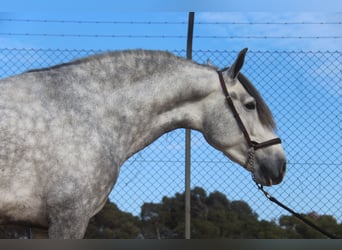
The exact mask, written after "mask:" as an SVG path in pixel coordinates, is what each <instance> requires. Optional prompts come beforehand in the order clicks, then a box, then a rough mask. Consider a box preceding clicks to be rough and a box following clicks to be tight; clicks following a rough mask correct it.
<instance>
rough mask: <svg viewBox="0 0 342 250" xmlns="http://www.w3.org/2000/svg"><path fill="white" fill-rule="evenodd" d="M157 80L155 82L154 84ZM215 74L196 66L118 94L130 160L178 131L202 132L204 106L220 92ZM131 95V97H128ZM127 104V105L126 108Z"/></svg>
mask: <svg viewBox="0 0 342 250" xmlns="http://www.w3.org/2000/svg"><path fill="white" fill-rule="evenodd" d="M152 79H153V80H152ZM215 82H217V75H216V74H215V72H214V71H212V70H209V69H207V68H202V67H199V66H196V67H195V65H194V66H193V67H191V65H190V66H187V67H179V70H175V71H173V72H171V73H170V72H169V73H165V74H163V75H161V76H159V77H152V78H151V79H149V80H146V81H142V82H138V83H135V84H133V85H131V86H128V87H125V88H124V89H122V90H121V91H119V92H122V91H123V92H125V93H118V94H119V95H120V94H122V95H123V96H125V94H126V100H123V99H121V105H120V106H118V105H116V107H120V112H119V113H120V115H119V119H118V121H120V120H122V122H121V125H122V126H121V129H120V131H119V133H120V135H119V136H118V137H120V138H121V142H122V143H124V144H125V145H126V149H125V150H124V151H125V152H127V154H128V156H130V155H132V154H134V153H135V152H137V151H139V150H141V149H142V148H144V147H145V146H147V145H149V144H150V143H151V142H153V141H154V140H156V139H157V138H158V137H160V136H161V135H163V134H164V133H166V132H168V131H171V130H174V129H177V128H191V129H196V130H201V124H202V117H203V114H202V112H203V111H202V108H201V107H202V104H203V102H204V100H205V99H206V97H207V96H208V95H210V93H212V92H213V91H217V90H218V89H219V85H218V84H217V85H216V84H213V83H215ZM127 94H128V96H127ZM122 104H123V105H122Z"/></svg>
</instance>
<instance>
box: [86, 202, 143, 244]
mask: <svg viewBox="0 0 342 250" xmlns="http://www.w3.org/2000/svg"><path fill="white" fill-rule="evenodd" d="M139 235H140V228H139V218H138V217H136V216H133V215H132V214H130V213H126V212H122V211H121V210H120V209H119V208H118V207H117V206H116V205H115V204H114V203H111V202H110V201H109V200H108V201H107V203H106V204H105V206H104V207H103V209H102V210H101V211H100V212H99V213H98V214H97V215H95V216H94V217H93V218H92V219H91V220H90V222H89V225H88V228H87V231H86V234H85V238H93V239H132V238H137V237H138V236H139Z"/></svg>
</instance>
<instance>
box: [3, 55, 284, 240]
mask: <svg viewBox="0 0 342 250" xmlns="http://www.w3.org/2000/svg"><path fill="white" fill-rule="evenodd" d="M246 51H247V50H246V49H245V50H243V51H241V52H240V53H239V55H238V57H237V59H236V61H235V62H234V63H233V64H232V65H231V66H230V67H229V68H226V69H225V70H223V71H222V72H221V77H222V79H221V83H220V79H219V78H220V77H219V76H218V72H217V70H216V69H215V68H213V67H210V66H205V65H199V64H197V63H195V62H192V61H189V60H185V59H183V58H180V57H177V56H174V55H172V54H171V53H168V52H162V51H147V50H132V51H116V52H107V53H103V54H99V55H95V56H91V57H88V58H83V59H79V60H76V61H73V62H70V63H65V64H61V65H57V66H53V67H50V68H43V69H38V70H32V71H28V72H25V73H23V74H19V75H16V76H13V77H9V78H6V79H3V80H1V81H0V194H1V196H0V224H1V223H2V224H3V223H25V224H28V225H35V226H41V227H46V228H48V235H49V238H82V237H83V236H84V233H85V230H86V228H87V224H88V221H89V219H90V218H91V217H92V216H94V215H95V214H96V213H97V212H99V211H100V209H101V208H102V207H103V206H104V204H105V202H106V200H107V198H108V195H109V193H110V192H111V190H112V188H113V185H114V184H115V182H116V179H117V177H118V174H119V170H120V166H122V164H123V163H124V162H125V161H126V160H127V159H128V158H129V157H130V156H132V155H133V154H134V153H136V152H137V151H139V150H141V149H142V148H144V147H146V146H147V145H149V144H150V143H152V142H153V141H154V140H156V139H157V138H158V137H160V136H161V135H163V134H164V133H166V132H168V131H171V130H174V129H176V128H191V129H195V130H198V131H201V132H202V133H203V135H204V136H205V138H206V140H207V142H208V143H209V144H211V145H212V146H213V147H215V148H216V149H218V150H220V151H222V152H223V153H224V154H225V155H226V156H227V157H228V158H230V159H231V160H233V161H235V162H237V163H239V164H240V165H242V166H244V167H245V168H247V169H248V170H250V171H252V172H253V176H254V180H255V181H256V182H257V183H259V184H262V185H272V184H278V183H280V182H281V181H282V179H283V176H284V174H285V162H286V158H285V153H284V151H283V148H282V146H281V145H280V144H276V145H269V146H268V147H265V148H260V149H259V150H257V151H255V153H254V155H253V161H252V162H253V164H252V165H253V166H252V167H250V166H248V165H250V164H247V163H246V162H248V161H249V156H248V155H249V151H248V150H249V145H248V143H247V142H246V138H245V136H244V134H243V133H242V131H241V128H240V126H239V124H238V123H237V121H236V117H235V116H236V115H234V114H233V112H232V110H231V108H230V107H229V106H228V105H227V102H226V96H225V95H224V94H223V92H222V88H221V87H222V86H220V84H223V85H225V86H224V87H225V88H227V89H228V91H229V93H230V96H231V99H232V102H233V103H234V106H235V108H236V110H237V112H238V114H239V117H240V118H241V120H242V122H243V124H244V127H245V130H246V131H247V133H248V135H249V136H250V138H251V139H252V140H253V141H267V140H270V139H272V138H274V137H275V134H274V128H275V123H274V120H273V117H272V114H271V112H270V110H269V109H268V107H267V106H266V104H265V102H264V101H263V100H262V98H261V97H260V95H259V94H258V92H257V91H256V89H255V88H254V87H253V86H252V84H251V83H250V82H249V81H248V80H247V78H245V77H244V76H243V75H242V74H241V73H240V70H241V68H242V65H243V62H244V58H245V54H246ZM222 81H224V83H222Z"/></svg>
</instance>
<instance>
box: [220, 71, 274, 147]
mask: <svg viewBox="0 0 342 250" xmlns="http://www.w3.org/2000/svg"><path fill="white" fill-rule="evenodd" d="M217 73H218V75H219V79H220V83H221V87H222V91H223V94H224V96H225V97H226V100H227V103H228V105H229V107H230V109H231V110H232V112H233V115H234V118H235V120H236V122H237V124H238V126H239V128H240V129H241V131H242V133H243V135H244V136H245V139H246V141H247V144H248V148H249V150H252V151H253V152H254V151H255V150H257V149H260V148H265V147H269V146H272V145H275V144H280V143H281V140H280V138H274V139H271V140H268V141H264V142H260V143H259V142H256V141H253V140H251V137H250V136H249V134H248V132H247V130H246V127H245V125H244V124H243V122H242V120H241V118H240V115H239V113H238V112H237V110H236V108H235V106H234V103H233V100H232V98H231V96H230V95H229V92H228V90H227V87H226V84H225V81H224V79H223V75H222V71H217Z"/></svg>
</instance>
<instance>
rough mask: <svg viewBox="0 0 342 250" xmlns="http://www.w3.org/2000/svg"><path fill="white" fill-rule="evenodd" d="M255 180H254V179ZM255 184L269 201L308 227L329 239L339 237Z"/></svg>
mask: <svg viewBox="0 0 342 250" xmlns="http://www.w3.org/2000/svg"><path fill="white" fill-rule="evenodd" d="M253 179H254V174H253ZM254 181H255V180H254ZM255 184H256V185H257V187H258V189H259V190H260V191H261V192H263V194H264V195H265V196H266V198H267V199H269V200H270V201H272V202H274V203H275V204H277V205H278V206H280V207H282V208H284V209H285V210H287V211H288V212H290V213H291V214H293V215H294V216H296V217H297V218H298V219H300V220H301V221H303V222H304V223H306V224H307V225H309V226H310V227H312V228H313V229H315V230H317V231H318V232H320V233H322V234H324V235H325V236H327V237H328V238H330V239H339V238H338V237H337V236H336V235H334V234H331V233H329V232H327V231H325V230H324V229H323V228H320V227H318V226H317V225H316V224H314V223H313V222H311V221H309V220H308V219H306V218H305V217H303V216H302V215H300V214H299V213H296V212H295V211H293V210H292V209H291V208H289V207H287V206H285V205H284V204H283V203H281V202H280V201H278V200H277V199H276V198H274V197H273V196H272V195H270V194H269V193H268V192H266V191H265V190H264V187H263V186H262V185H260V184H258V183H256V182H255Z"/></svg>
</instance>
